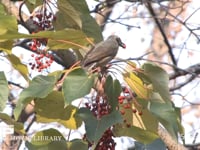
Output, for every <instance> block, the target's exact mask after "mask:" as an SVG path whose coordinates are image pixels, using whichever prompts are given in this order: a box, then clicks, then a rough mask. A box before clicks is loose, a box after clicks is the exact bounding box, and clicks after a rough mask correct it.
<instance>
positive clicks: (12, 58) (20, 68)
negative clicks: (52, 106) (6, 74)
mask: <svg viewBox="0 0 200 150" xmlns="http://www.w3.org/2000/svg"><path fill="white" fill-rule="evenodd" d="M7 58H8V59H9V60H10V62H11V64H12V66H13V67H14V68H15V69H16V70H18V71H19V72H20V74H21V75H22V76H23V77H24V79H26V80H27V81H28V80H29V78H28V68H27V66H26V65H24V64H22V63H21V61H20V59H19V58H18V57H17V56H15V55H14V54H10V55H7Z"/></svg>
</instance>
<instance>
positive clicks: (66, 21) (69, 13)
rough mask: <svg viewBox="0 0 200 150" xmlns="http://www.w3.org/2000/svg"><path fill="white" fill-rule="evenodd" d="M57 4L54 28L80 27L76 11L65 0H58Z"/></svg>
mask: <svg viewBox="0 0 200 150" xmlns="http://www.w3.org/2000/svg"><path fill="white" fill-rule="evenodd" d="M57 4H58V10H59V11H58V12H57V14H56V18H57V19H56V21H55V22H54V27H55V29H56V30H59V29H64V28H74V29H81V27H82V23H81V19H80V15H79V13H78V11H77V10H75V9H74V7H73V6H72V5H71V4H70V3H69V2H68V1H67V0H58V2H57Z"/></svg>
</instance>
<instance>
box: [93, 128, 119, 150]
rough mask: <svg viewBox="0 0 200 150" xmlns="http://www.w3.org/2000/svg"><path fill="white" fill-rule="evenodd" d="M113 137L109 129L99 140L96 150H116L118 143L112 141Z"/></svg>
mask: <svg viewBox="0 0 200 150" xmlns="http://www.w3.org/2000/svg"><path fill="white" fill-rule="evenodd" d="M113 136H114V135H113V132H112V130H111V128H109V129H107V130H106V131H105V132H104V134H103V136H102V137H101V139H100V140H99V143H98V144H97V146H96V149H95V150H114V149H115V146H116V143H115V142H114V140H113V139H112V137H113Z"/></svg>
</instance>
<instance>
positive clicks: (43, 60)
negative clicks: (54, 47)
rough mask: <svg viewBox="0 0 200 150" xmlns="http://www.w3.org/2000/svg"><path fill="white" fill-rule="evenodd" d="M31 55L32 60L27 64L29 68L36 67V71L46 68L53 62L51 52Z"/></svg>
mask: <svg viewBox="0 0 200 150" xmlns="http://www.w3.org/2000/svg"><path fill="white" fill-rule="evenodd" d="M31 57H33V58H34V61H32V62H30V63H29V65H30V66H31V69H32V70H34V69H37V70H38V72H41V71H42V70H43V69H47V68H48V67H50V66H51V64H52V63H53V57H52V55H51V54H48V53H46V54H43V53H40V54H36V55H35V54H31Z"/></svg>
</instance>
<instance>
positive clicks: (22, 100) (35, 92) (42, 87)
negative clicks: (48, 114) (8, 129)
mask: <svg viewBox="0 0 200 150" xmlns="http://www.w3.org/2000/svg"><path fill="white" fill-rule="evenodd" d="M56 81H57V78H56V77H55V76H42V75H39V76H36V77H35V78H33V80H32V81H31V82H30V85H29V87H28V88H26V89H24V90H23V91H22V92H21V94H20V97H19V100H18V102H17V105H16V108H15V111H14V114H15V117H16V118H18V117H19V114H20V112H21V110H22V109H23V107H24V106H25V105H27V104H28V103H30V102H31V101H32V100H33V98H44V97H46V96H47V95H48V94H49V93H50V92H51V91H52V90H53V88H54V86H55V83H56Z"/></svg>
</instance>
